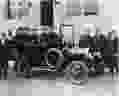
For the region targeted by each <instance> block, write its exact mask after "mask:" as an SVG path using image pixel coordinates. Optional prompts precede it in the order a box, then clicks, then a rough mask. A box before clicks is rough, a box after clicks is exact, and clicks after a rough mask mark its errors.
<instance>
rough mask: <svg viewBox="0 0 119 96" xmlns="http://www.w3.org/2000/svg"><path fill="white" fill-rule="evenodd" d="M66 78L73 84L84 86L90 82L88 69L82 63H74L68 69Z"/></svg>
mask: <svg viewBox="0 0 119 96" xmlns="http://www.w3.org/2000/svg"><path fill="white" fill-rule="evenodd" d="M65 77H66V79H67V80H70V81H71V82H72V84H82V83H85V82H87V80H88V67H87V66H86V65H85V64H84V63H83V62H80V61H72V63H71V64H70V65H69V66H68V67H67V68H66V71H65Z"/></svg>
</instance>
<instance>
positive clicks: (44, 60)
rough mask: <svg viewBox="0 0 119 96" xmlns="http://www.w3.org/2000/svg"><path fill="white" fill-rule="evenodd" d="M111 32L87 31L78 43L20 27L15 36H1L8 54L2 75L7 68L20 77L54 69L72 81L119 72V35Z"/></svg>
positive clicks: (53, 71)
mask: <svg viewBox="0 0 119 96" xmlns="http://www.w3.org/2000/svg"><path fill="white" fill-rule="evenodd" d="M34 30H35V31H36V32H34ZM33 32H34V33H33ZM8 33H10V31H9V32H8ZM111 33H112V32H111ZM111 33H110V32H109V33H108V35H107V36H105V35H104V34H98V35H97V34H96V35H94V36H91V35H90V34H86V35H83V36H82V37H81V38H80V40H79V44H75V42H73V40H72V42H71V41H67V40H64V39H63V37H64V36H63V34H61V33H57V32H53V31H50V32H47V31H46V29H45V30H43V29H42V32H40V31H39V30H36V29H33V28H30V27H28V26H24V27H23V26H20V27H18V28H17V29H16V35H14V36H11V39H9V38H10V34H8V37H9V38H7V39H3V38H5V35H4V34H2V35H1V37H2V39H1V47H0V48H1V49H0V51H1V53H3V54H4V55H3V54H1V58H3V59H1V60H0V63H1V65H2V66H1V70H0V71H1V74H2V71H3V72H4V75H6V76H7V72H8V70H10V69H12V71H13V72H15V73H16V76H19V74H22V75H23V76H24V77H26V78H31V77H39V76H41V74H46V75H47V76H48V74H50V72H51V73H54V74H55V75H56V76H57V75H60V74H63V76H64V77H65V78H66V79H70V80H71V81H72V83H76V82H81V81H82V82H83V81H85V80H87V79H88V78H91V77H93V78H98V77H100V76H103V75H104V74H115V72H118V62H117V59H118V57H117V55H118V37H116V35H115V37H114V34H111ZM110 35H113V37H112V36H110ZM3 36H4V37H3ZM3 41H4V42H3ZM5 53H6V54H5Z"/></svg>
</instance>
